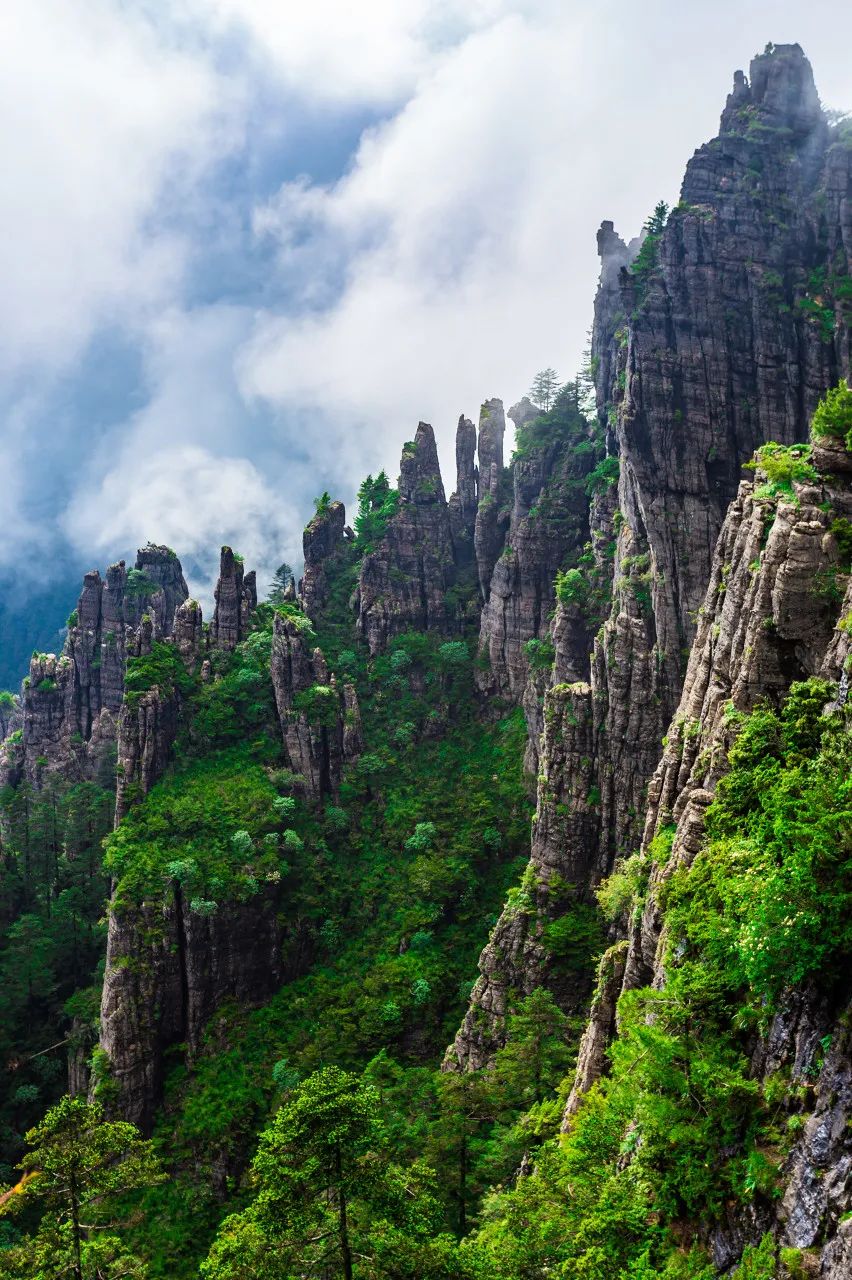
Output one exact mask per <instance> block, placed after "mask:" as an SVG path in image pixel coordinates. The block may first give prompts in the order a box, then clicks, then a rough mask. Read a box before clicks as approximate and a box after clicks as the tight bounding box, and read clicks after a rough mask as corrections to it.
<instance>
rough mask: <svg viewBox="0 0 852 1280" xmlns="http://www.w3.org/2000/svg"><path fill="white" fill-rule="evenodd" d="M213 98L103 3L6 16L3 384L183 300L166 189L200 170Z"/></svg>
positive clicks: (0, 141)
mask: <svg viewBox="0 0 852 1280" xmlns="http://www.w3.org/2000/svg"><path fill="white" fill-rule="evenodd" d="M216 104H217V86H216V85H215V82H214V78H213V77H212V75H211V73H210V71H209V70H208V68H207V67H206V66H205V64H204V63H203V62H202V61H201V60H199V59H195V58H190V57H188V56H186V55H184V54H181V53H179V52H177V51H176V50H174V49H170V48H168V47H166V46H165V45H164V44H163V43H162V42H161V41H160V40H159V39H158V38H157V36H156V33H155V32H154V30H153V28H152V27H151V26H150V25H149V24H148V23H146V22H145V21H144V20H143V19H142V18H140V17H134V16H133V15H132V13H130V12H128V10H127V9H125V8H124V7H123V6H121V7H119V6H117V5H115V4H111V3H109V0H86V3H85V4H81V3H75V2H74V0H27V3H24V4H5V5H3V6H2V7H0V120H2V127H0V169H2V172H3V175H4V182H3V200H2V202H0V276H1V277H2V280H3V290H2V298H0V371H3V372H5V373H7V374H9V373H10V372H11V371H14V370H15V369H16V367H17V366H18V365H19V364H20V362H27V363H30V362H35V363H38V364H43V365H46V366H47V367H48V368H51V369H55V368H57V367H59V366H60V365H62V364H63V363H66V362H67V361H69V360H71V359H72V358H73V357H74V356H75V355H76V354H77V353H78V352H79V351H80V350H81V349H82V348H83V347H84V346H85V343H86V341H87V339H88V338H89V336H90V335H91V333H92V331H93V329H94V327H95V326H96V325H97V324H98V323H103V322H104V321H109V320H115V319H116V318H118V317H123V316H125V315H126V313H127V312H128V311H130V312H131V313H138V312H139V311H140V310H145V309H147V308H150V307H152V306H154V305H156V304H158V303H159V302H160V301H161V300H162V298H163V297H164V296H165V297H169V296H171V295H172V294H173V292H174V291H175V289H176V288H178V287H179V281H180V275H181V269H182V262H183V253H184V246H183V244H182V240H181V236H180V234H179V233H175V232H173V231H167V230H164V229H160V230H157V229H156V226H155V225H154V220H155V219H156V217H157V215H158V214H159V213H161V211H162V209H161V202H162V197H163V187H164V184H165V183H166V182H167V181H170V180H171V181H176V180H177V179H178V178H179V179H180V180H181V181H186V179H187V177H188V175H189V174H191V172H192V171H193V170H194V169H195V168H196V167H197V166H198V165H199V164H204V163H206V162H207V161H208V159H209V156H210V150H211V147H212V146H213V144H212V141H211V132H210V130H211V126H212V123H213V117H214V112H215V111H216V109H217V107H216Z"/></svg>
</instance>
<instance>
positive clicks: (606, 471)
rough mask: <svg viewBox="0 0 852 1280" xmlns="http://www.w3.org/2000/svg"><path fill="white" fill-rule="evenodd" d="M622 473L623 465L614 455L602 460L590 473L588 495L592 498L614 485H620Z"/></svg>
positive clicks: (587, 483)
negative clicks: (619, 479) (593, 495)
mask: <svg viewBox="0 0 852 1280" xmlns="http://www.w3.org/2000/svg"><path fill="white" fill-rule="evenodd" d="M620 472H621V464H620V463H619V460H618V458H616V457H614V456H613V455H609V456H608V457H606V458H601V460H600V462H599V463H598V464H597V466H596V467H595V468H594V470H593V471H591V472H590V473H589V476H588V478H587V480H586V493H587V494H588V495H589V497H591V496H592V494H595V493H602V492H603V491H604V490H606V489H609V488H610V487H611V486H612V485H614V484H618V477H619V474H620Z"/></svg>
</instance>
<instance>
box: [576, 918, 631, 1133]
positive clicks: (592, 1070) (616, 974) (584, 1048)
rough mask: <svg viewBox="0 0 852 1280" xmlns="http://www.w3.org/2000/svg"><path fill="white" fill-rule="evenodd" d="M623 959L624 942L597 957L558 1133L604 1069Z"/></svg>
mask: <svg viewBox="0 0 852 1280" xmlns="http://www.w3.org/2000/svg"><path fill="white" fill-rule="evenodd" d="M626 957H627V941H626V940H622V941H621V942H616V944H615V946H613V947H610V948H609V949H608V950H607V951H605V952H604V953H603V955H602V956H601V960H600V964H599V965H598V972H597V983H596V985H595V993H594V997H593V999H592V1007H591V1009H590V1011H589V1021H588V1024H587V1026H586V1030H585V1031H584V1032H583V1038H582V1040H581V1041H580V1052H579V1054H578V1055H577V1069H576V1071H575V1074H574V1086H573V1088H572V1090H571V1092H570V1094H569V1095H568V1101H567V1102H566V1103H565V1114H564V1116H563V1120H562V1132H563V1133H567V1131H568V1130H569V1129H570V1127H571V1117H572V1116H573V1115H574V1113H575V1112H576V1111H577V1108H578V1107H579V1105H580V1101H581V1099H582V1097H583V1094H584V1093H586V1092H587V1090H588V1089H590V1088H591V1087H592V1085H593V1084H594V1082H595V1081H596V1080H599V1079H600V1077H601V1076H602V1075H603V1073H604V1069H605V1067H606V1051H607V1049H608V1048H609V1045H610V1042H611V1040H612V1038H613V1036H614V1035H615V1029H616V1004H617V1002H618V997H619V996H620V995H621V984H622V982H623V981H624V962H625V960H626Z"/></svg>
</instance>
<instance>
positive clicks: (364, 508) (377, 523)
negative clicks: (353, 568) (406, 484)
mask: <svg viewBox="0 0 852 1280" xmlns="http://www.w3.org/2000/svg"><path fill="white" fill-rule="evenodd" d="M398 507H399V492H398V490H396V489H393V488H391V483H390V480H389V479H388V477H387V475H386V474H385V472H384V471H380V472H379V474H378V475H377V476H376V478H375V480H374V479H373V477H372V476H367V478H366V480H364V481H363V483H362V484H361V487H360V488H359V490H358V514H357V515H356V517H355V537H356V539H357V542H358V550H359V553H360V554H363V555H368V554H369V553H370V552H371V551H374V550H375V549H376V547H377V546H378V544H379V543H380V542H381V540H382V538H383V537H384V534H385V529H386V528H387V526H388V521H389V520H391V519H392V518H393V516H395V515H396V512H397V509H398Z"/></svg>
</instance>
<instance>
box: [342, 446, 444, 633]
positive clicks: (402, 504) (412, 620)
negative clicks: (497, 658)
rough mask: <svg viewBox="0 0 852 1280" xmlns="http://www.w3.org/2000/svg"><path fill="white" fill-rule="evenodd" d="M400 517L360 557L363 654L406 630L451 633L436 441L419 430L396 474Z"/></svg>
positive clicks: (360, 607) (441, 493)
mask: <svg viewBox="0 0 852 1280" xmlns="http://www.w3.org/2000/svg"><path fill="white" fill-rule="evenodd" d="M399 472H400V474H399V509H398V511H397V513H396V515H394V516H392V517H391V519H390V520H389V521H388V526H387V529H386V532H385V535H384V538H383V539H382V542H381V544H380V545H379V547H378V548H377V549H376V550H375V551H373V552H372V553H370V554H369V555H366V556H365V557H364V559H363V561H362V563H361V573H360V578H359V581H358V590H357V593H356V606H357V609H358V620H357V628H358V634H359V635H360V636H362V637H363V639H364V640H366V642H367V644H368V645H369V648H370V653H371V654H375V653H378V652H380V651H381V650H382V649H383V648H384V647H385V645H386V644H387V642H388V640H389V639H390V638H391V637H392V636H394V635H398V634H399V633H400V632H402V631H407V630H408V629H409V628H412V627H413V628H416V629H418V630H429V629H434V630H436V631H440V632H443V633H450V632H452V631H454V630H458V629H459V625H460V624H459V620H458V618H457V617H456V615H455V613H454V611H453V609H452V608H451V606H450V605H449V604H448V602H447V592H448V591H449V589H450V588H451V587H452V586H453V584H454V583H455V580H456V562H455V554H454V549H453V539H452V530H451V525H450V513H449V508H448V506H447V501H446V498H445V496H444V485H443V482H442V480H441V469H440V467H439V465H438V450H437V447H436V445H435V433H434V432H433V430H432V428H431V427H430V426H429V425H428V423H425V422H421V423H420V424H419V426H418V428H417V434H416V435H415V437H414V440H413V441H411V442H410V443H408V444H406V445H405V447H404V448H403V451H402V459H401V461H400V466H399Z"/></svg>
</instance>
